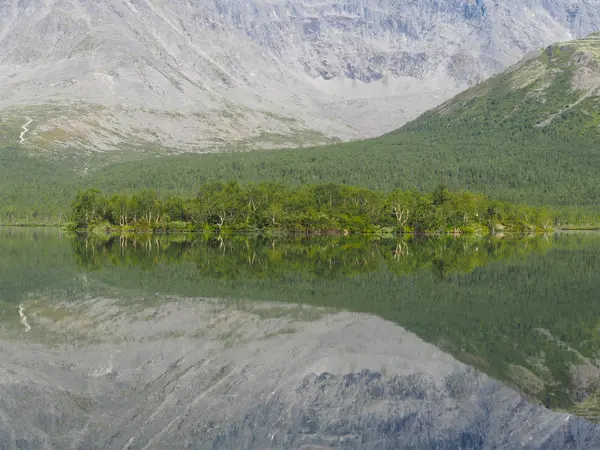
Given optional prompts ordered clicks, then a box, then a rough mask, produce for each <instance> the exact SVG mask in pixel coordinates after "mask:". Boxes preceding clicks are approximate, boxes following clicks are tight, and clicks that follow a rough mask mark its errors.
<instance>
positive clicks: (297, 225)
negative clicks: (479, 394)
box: [68, 182, 597, 234]
mask: <svg viewBox="0 0 600 450" xmlns="http://www.w3.org/2000/svg"><path fill="white" fill-rule="evenodd" d="M596 220H597V218H595V217H594V218H592V217H586V216H585V214H584V213H583V212H581V211H577V210H570V211H567V210H559V209H552V208H549V207H539V206H526V205H516V204H511V203H506V202H500V201H495V200H491V199H489V198H488V197H486V196H483V195H478V194H473V193H471V192H456V193H455V192H450V191H449V190H448V189H447V187H446V186H445V185H443V184H442V185H439V186H438V187H437V188H436V189H435V190H434V191H433V192H428V193H422V192H417V191H402V190H395V191H392V192H388V193H383V192H379V191H373V190H369V189H365V188H360V187H355V186H346V185H338V184H323V185H317V186H285V185H282V184H277V183H261V184H249V185H240V184H238V183H237V182H229V183H221V182H218V183H210V184H206V185H204V186H202V188H201V189H200V190H199V192H197V195H196V196H194V197H187V198H183V197H176V196H171V197H164V198H162V197H160V196H159V195H158V194H157V193H156V192H154V191H151V190H144V191H141V192H138V193H136V194H133V195H127V194H114V195H111V196H107V195H105V194H103V193H102V192H100V191H99V190H97V189H90V190H87V191H84V192H80V193H79V194H77V197H76V198H75V200H74V202H73V204H72V212H71V220H70V222H69V224H68V228H69V229H70V230H72V231H87V232H128V231H129V232H218V233H236V232H259V233H268V232H291V233H306V234H377V233H382V234H389V233H393V234H401V233H439V234H443V233H449V234H471V233H477V234H488V233H495V232H511V231H513V232H535V231H549V230H552V229H557V228H589V227H590V224H591V223H597V222H596Z"/></svg>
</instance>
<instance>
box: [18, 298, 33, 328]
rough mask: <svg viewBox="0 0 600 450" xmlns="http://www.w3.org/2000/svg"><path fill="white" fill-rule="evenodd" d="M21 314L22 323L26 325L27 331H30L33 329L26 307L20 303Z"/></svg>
mask: <svg viewBox="0 0 600 450" xmlns="http://www.w3.org/2000/svg"><path fill="white" fill-rule="evenodd" d="M19 316H20V317H21V324H22V325H23V326H24V327H25V333H29V332H30V331H31V325H29V322H27V316H26V315H25V308H23V305H19Z"/></svg>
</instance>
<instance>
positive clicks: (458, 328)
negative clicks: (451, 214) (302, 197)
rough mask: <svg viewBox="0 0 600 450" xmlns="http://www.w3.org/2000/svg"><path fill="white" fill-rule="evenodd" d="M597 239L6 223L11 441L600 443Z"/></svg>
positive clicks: (2, 433) (3, 293)
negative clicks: (146, 231)
mask: <svg viewBox="0 0 600 450" xmlns="http://www.w3.org/2000/svg"><path fill="white" fill-rule="evenodd" d="M599 357H600V234H597V233H560V234H549V235H536V236H504V237H491V238H485V239H482V238H475V237H440V238H432V237H421V238H416V237H413V238H406V239H379V240H376V239H365V238H356V237H345V238H344V237H321V238H310V239H309V238H284V237H277V238H265V237H237V238H222V239H221V238H215V237H212V238H206V237H203V236H201V235H177V236H158V237H157V236H135V237H134V236H129V237H126V238H125V237H119V236H106V237H94V238H91V237H89V238H87V237H84V236H78V237H74V236H70V235H67V234H64V233H63V232H61V231H60V230H57V229H51V228H48V229H12V228H5V229H1V228H0V360H1V362H0V448H7V449H12V448H65V449H66V448H131V449H134V448H135V449H137V448H219V449H220V448H232V449H233V448H235V449H237V448H325V447H338V448H357V449H358V448H436V449H445V448H453V449H454V448H455V449H463V448H465V449H466V448H473V449H475V448H516V447H517V446H518V447H520V448H600V428H599V427H598V425H596V423H597V422H598V421H600V386H599V384H598V383H599V382H600V359H599Z"/></svg>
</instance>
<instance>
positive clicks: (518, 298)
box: [74, 234, 600, 407]
mask: <svg viewBox="0 0 600 450" xmlns="http://www.w3.org/2000/svg"><path fill="white" fill-rule="evenodd" d="M74 252H75V255H76V258H77V259H78V261H79V263H80V264H81V265H82V266H84V267H86V268H87V269H91V270H94V271H95V273H96V276H97V277H99V278H100V279H102V280H103V281H104V282H107V283H111V284H116V285H119V286H122V287H128V288H132V289H136V290H139V289H141V290H143V291H146V292H155V291H158V292H166V293H173V294H180V295H189V296H210V297H228V298H235V299H242V298H244V299H254V300H272V301H290V302H295V303H307V304H312V305H317V306H328V307H337V308H343V309H349V310H352V311H359V312H366V313H371V314H377V315H379V316H381V317H384V318H386V319H388V320H392V321H395V322H397V323H398V324H400V325H402V326H404V327H406V328H408V329H410V330H411V331H414V332H416V333H417V334H418V335H419V336H420V337H423V338H425V339H427V340H428V341H430V342H434V343H437V344H438V345H440V346H442V347H443V348H445V349H446V350H449V351H451V352H452V353H453V354H454V355H456V356H458V357H459V358H460V359H462V360H463V361H465V362H467V363H469V364H472V365H475V366H477V367H479V368H480V369H482V370H484V371H485V372H487V373H489V374H491V375H493V376H495V377H497V378H500V379H502V380H505V381H508V382H510V383H512V384H514V385H517V386H518V387H520V389H521V390H523V391H525V392H527V393H529V394H531V395H534V396H536V397H537V398H538V399H539V400H540V401H543V402H544V403H546V404H550V405H551V406H553V407H558V406H561V407H564V406H568V405H570V404H571V403H572V402H573V401H575V400H580V399H582V398H583V397H584V395H585V392H586V390H593V388H594V385H595V383H594V381H595V379H594V375H593V374H595V373H596V372H598V373H600V370H599V369H598V368H597V367H596V365H595V363H594V362H593V359H594V358H595V357H596V356H597V355H598V352H599V350H600V340H599V339H598V332H597V327H598V325H599V322H600V320H599V319H600V304H599V303H598V302H597V275H596V274H597V273H599V271H600V236H597V235H584V234H573V235H557V236H537V237H520V238H518V237H512V238H510V239H470V238H435V239H434V238H420V239H409V240H402V241H392V240H389V241H388V240H381V241H367V240H360V239H348V238H319V239H310V240H306V239H297V240H293V239H292V240H268V239H265V238H250V239H245V240H244V239H241V240H231V241H220V240H218V239H210V240H202V239H196V240H191V241H189V240H187V239H183V240H180V241H176V240H170V239H167V238H160V237H159V238H157V237H152V238H141V237H137V238H135V241H132V240H131V239H128V240H127V241H125V240H124V239H123V238H119V237H110V238H107V239H106V240H105V241H98V240H85V239H80V240H77V241H76V242H75V244H74ZM574 367H581V368H582V371H585V372H587V373H588V375H589V374H592V375H591V378H590V376H588V379H586V380H581V379H579V378H578V377H579V375H578V374H576V373H574V372H573V368H574ZM583 369H585V370H583ZM576 378H577V381H575V379H576Z"/></svg>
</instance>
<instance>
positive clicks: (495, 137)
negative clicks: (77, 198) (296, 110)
mask: <svg viewBox="0 0 600 450" xmlns="http://www.w3.org/2000/svg"><path fill="white" fill-rule="evenodd" d="M583 54H585V55H588V59H587V60H586V59H585V58H584V59H582V58H581V55H583ZM598 61H600V35H595V36H591V37H589V38H588V39H585V40H580V41H574V42H571V43H567V44H557V45H555V46H553V47H552V51H551V52H548V50H544V51H542V52H541V53H540V55H539V57H537V58H533V59H530V60H529V61H525V62H522V63H520V64H519V65H517V66H515V67H514V68H512V69H510V70H508V71H506V72H504V73H502V74H500V75H498V76H496V77H494V78H492V79H490V80H488V81H486V82H484V83H482V84H480V85H477V86H475V87H473V88H472V89H469V90H467V91H465V92H464V93H462V94H460V95H459V96H457V97H455V98H454V99H452V100H450V101H449V102H447V103H446V104H444V105H442V106H441V107H439V108H437V109H435V110H432V111H430V112H428V113H426V114H425V115H423V116H422V117H420V118H419V119H417V120H415V121H413V122H411V123H409V124H407V125H406V126H404V127H403V128H401V129H399V130H397V131H395V132H392V133H390V134H387V135H385V136H382V137H380V138H377V139H372V140H366V141H359V142H351V143H345V144H337V145H332V146H327V147H320V148H310V149H297V150H278V151H255V152H249V153H227V154H210V155H184V156H173V157H166V156H165V157H160V158H157V157H155V155H153V156H148V157H145V158H143V157H141V156H136V157H135V159H134V160H130V161H128V162H117V163H114V162H113V163H109V162H108V159H107V161H102V157H94V158H92V157H89V158H91V159H93V161H92V162H91V164H90V173H89V174H88V175H87V176H85V177H80V176H79V175H74V174H75V173H76V172H77V171H74V170H73V167H72V166H74V165H76V164H82V161H78V162H74V161H72V160H70V159H68V158H62V159H60V158H52V157H49V156H42V157H39V158H37V159H36V158H31V157H29V156H27V155H25V154H24V153H22V152H20V151H19V150H2V151H0V162H1V163H2V164H1V165H0V180H3V181H0V220H1V219H2V210H3V209H4V210H5V209H6V208H8V207H10V206H11V205H14V206H15V207H17V208H18V209H21V210H22V209H24V208H31V205H32V204H35V205H36V206H35V207H36V208H37V209H38V210H41V211H44V214H46V215H48V211H55V210H56V209H57V208H59V207H61V208H64V209H63V211H66V209H67V208H66V206H67V204H68V199H70V198H72V196H73V195H74V192H75V190H76V189H77V188H78V187H79V186H82V187H84V186H85V187H88V186H95V187H99V188H101V189H102V190H104V191H106V192H114V191H121V190H128V191H131V190H137V189H141V188H154V189H158V190H160V191H161V192H162V193H170V192H177V193H189V192H190V191H192V192H193V191H194V190H195V189H197V188H198V187H199V186H200V185H201V184H202V183H204V182H205V181H208V180H215V179H225V180H228V179H236V180H239V181H242V182H244V181H262V180H273V179H277V180H282V181H284V182H289V183H320V182H330V181H332V182H341V183H347V184H354V185H361V186H366V187H369V188H375V189H392V188H396V187H401V188H405V189H409V188H417V189H420V190H430V189H432V188H433V187H434V186H435V185H436V184H438V183H439V182H440V181H444V182H445V183H446V184H448V185H449V186H450V187H451V188H453V189H469V190H473V191H477V192H483V193H486V194H489V195H490V196H493V197H494V198H499V199H504V200H510V201H515V202H524V203H534V204H541V203H548V204H558V205H586V206H588V207H591V208H598V206H597V199H598V198H599V197H600V183H598V182H597V180H598V176H599V175H600V167H599V164H598V162H599V161H600V128H599V125H600V113H599V112H598V111H599V109H600V97H599V95H598V92H597V91H596V92H593V93H592V95H590V89H578V88H577V87H576V86H575V85H574V83H573V79H574V77H575V78H578V77H579V76H580V75H581V73H582V70H584V69H585V70H587V71H588V72H590V73H591V76H590V77H591V78H590V79H591V80H592V81H593V80H594V76H595V77H596V79H597V77H598V76H599V74H600V69H599V68H598V67H599V62H598ZM78 158H80V159H82V158H85V157H82V156H78ZM129 159H132V158H131V157H129ZM98 167H101V168H100V169H98V170H95V171H94V170H93V169H94V168H98ZM79 173H80V172H79ZM9 178H10V180H9ZM79 178H81V179H79ZM36 197H39V198H41V199H42V201H36V200H34V199H35V198H36Z"/></svg>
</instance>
